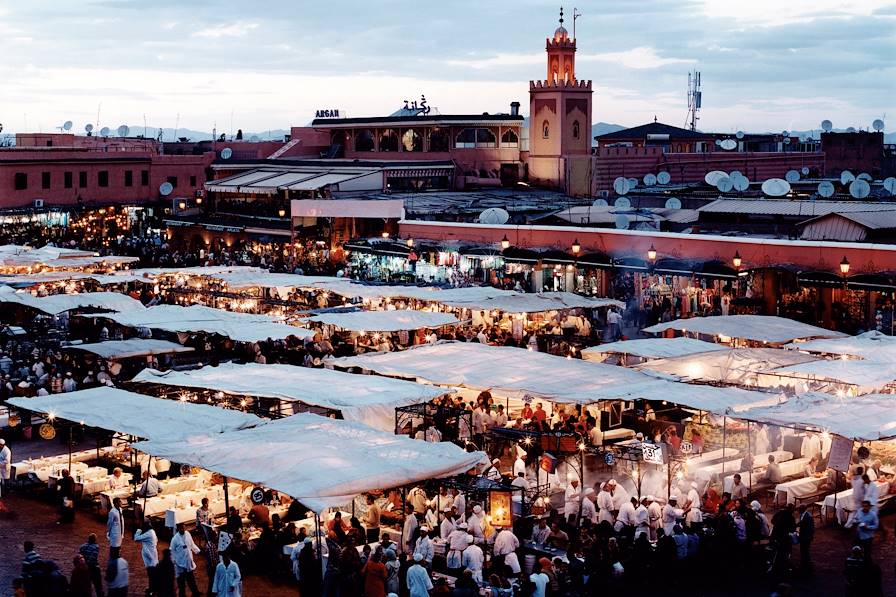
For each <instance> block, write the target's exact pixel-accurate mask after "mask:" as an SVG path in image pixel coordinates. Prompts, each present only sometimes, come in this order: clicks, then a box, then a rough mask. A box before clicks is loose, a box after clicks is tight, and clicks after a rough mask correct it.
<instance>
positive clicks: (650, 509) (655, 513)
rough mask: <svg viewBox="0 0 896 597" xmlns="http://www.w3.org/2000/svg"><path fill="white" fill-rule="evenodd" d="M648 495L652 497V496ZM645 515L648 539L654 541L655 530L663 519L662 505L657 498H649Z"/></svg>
mask: <svg viewBox="0 0 896 597" xmlns="http://www.w3.org/2000/svg"><path fill="white" fill-rule="evenodd" d="M648 497H651V498H652V496H648ZM647 515H648V521H647V524H648V525H650V537H648V539H650V540H651V541H656V531H657V529H658V528H660V523H661V521H662V519H663V506H662V504H660V502H659V500H657V499H651V502H650V505H649V506H647Z"/></svg>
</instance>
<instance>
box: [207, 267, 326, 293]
mask: <svg viewBox="0 0 896 597" xmlns="http://www.w3.org/2000/svg"><path fill="white" fill-rule="evenodd" d="M212 277H214V278H216V279H218V280H221V281H222V282H226V283H227V287H228V288H230V289H232V290H239V289H243V288H316V287H318V286H319V285H321V284H328V283H334V282H339V281H340V280H342V278H337V277H335V276H300V275H298V274H278V273H273V272H269V271H266V270H258V271H232V272H226V273H222V274H214V275H213V276H212Z"/></svg>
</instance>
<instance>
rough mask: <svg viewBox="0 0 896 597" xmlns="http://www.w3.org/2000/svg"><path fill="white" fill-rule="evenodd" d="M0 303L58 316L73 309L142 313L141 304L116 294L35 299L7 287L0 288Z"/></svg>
mask: <svg viewBox="0 0 896 597" xmlns="http://www.w3.org/2000/svg"><path fill="white" fill-rule="evenodd" d="M0 303H16V304H18V305H25V306H26V307H31V308H33V309H37V310H38V311H42V312H44V313H49V314H50V315H58V314H60V313H64V312H65V311H71V310H74V309H87V308H92V309H104V310H107V311H144V310H145V308H144V307H143V303H141V302H140V301H138V300H136V299H133V298H131V297H130V296H128V295H126V294H121V293H118V292H84V293H81V294H53V295H50V296H43V297H36V296H33V295H32V294H31V293H30V292H15V291H13V290H12V289H11V288H9V287H8V286H3V287H0Z"/></svg>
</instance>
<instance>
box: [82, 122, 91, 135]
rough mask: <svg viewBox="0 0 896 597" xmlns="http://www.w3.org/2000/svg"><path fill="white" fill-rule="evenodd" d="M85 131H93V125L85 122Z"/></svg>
mask: <svg viewBox="0 0 896 597" xmlns="http://www.w3.org/2000/svg"><path fill="white" fill-rule="evenodd" d="M84 131H85V132H88V133H92V132H93V125H92V124H90V123H88V124H85V125H84Z"/></svg>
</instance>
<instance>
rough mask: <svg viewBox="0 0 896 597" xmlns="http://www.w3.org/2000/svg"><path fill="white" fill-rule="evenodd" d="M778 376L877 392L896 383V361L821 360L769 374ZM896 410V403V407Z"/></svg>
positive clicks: (863, 392)
mask: <svg viewBox="0 0 896 597" xmlns="http://www.w3.org/2000/svg"><path fill="white" fill-rule="evenodd" d="M768 373H770V374H774V375H781V376H785V377H794V378H797V379H806V380H815V381H826V382H831V383H841V384H848V385H853V386H857V388H858V393H859V394H865V393H868V392H876V391H880V390H882V389H884V388H885V387H886V386H888V385H889V384H892V383H894V382H896V366H894V364H893V361H878V360H873V361H871V360H855V359H850V360H845V361H844V360H842V359H833V360H820V361H812V362H808V363H802V364H799V365H793V366H790V367H781V368H780V369H775V370H773V371H769V372H768ZM894 406H896V403H894Z"/></svg>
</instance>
